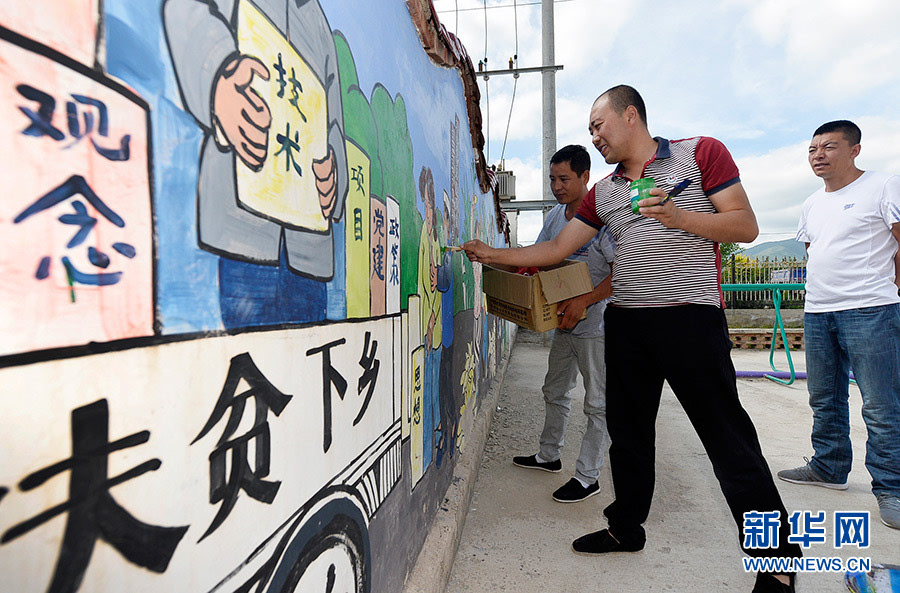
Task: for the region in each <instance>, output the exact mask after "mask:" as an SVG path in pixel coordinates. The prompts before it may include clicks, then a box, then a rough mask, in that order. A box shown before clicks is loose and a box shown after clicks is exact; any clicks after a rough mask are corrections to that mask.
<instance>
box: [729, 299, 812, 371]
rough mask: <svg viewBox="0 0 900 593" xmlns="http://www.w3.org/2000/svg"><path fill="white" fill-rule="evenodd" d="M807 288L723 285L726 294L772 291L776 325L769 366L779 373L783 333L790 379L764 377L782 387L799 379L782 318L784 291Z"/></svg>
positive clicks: (773, 327)
mask: <svg viewBox="0 0 900 593" xmlns="http://www.w3.org/2000/svg"><path fill="white" fill-rule="evenodd" d="M805 288H806V284H804V283H784V284H722V290H723V291H724V292H741V291H757V290H771V291H772V303H773V304H774V306H775V323H774V325H773V326H772V345H771V347H770V348H769V366H770V367H772V370H773V371H775V372H782V371H779V370H778V369H777V368H776V367H775V338H776V336H777V335H778V332H779V331H780V332H781V342H782V343H783V344H784V353H785V355H786V356H787V363H788V368H789V369H790V377H789V378H788V379H779V378H778V377H775V376H773V375H768V374H767V375H764V377H765V378H766V379H770V380H772V381H775V382H776V383H781V384H782V385H790V384H791V383H793V382H794V379H795V378H796V377H797V373H796V372H795V371H794V361H792V360H791V349H790V346H789V344H788V340H787V332H785V331H784V320H783V319H782V318H781V302H782V300H783V294H782V293H783V291H785V290H804V289H805Z"/></svg>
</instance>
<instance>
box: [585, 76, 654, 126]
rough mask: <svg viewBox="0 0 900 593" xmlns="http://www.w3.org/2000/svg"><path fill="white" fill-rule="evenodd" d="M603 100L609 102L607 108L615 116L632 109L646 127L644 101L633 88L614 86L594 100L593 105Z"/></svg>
mask: <svg viewBox="0 0 900 593" xmlns="http://www.w3.org/2000/svg"><path fill="white" fill-rule="evenodd" d="M603 98H605V99H606V100H607V101H608V102H609V106H610V107H611V108H612V110H613V111H615V112H616V114H617V115H622V114H623V113H625V110H626V109H628V108H629V107H634V109H635V111H637V114H638V117H639V118H640V119H641V122H643V124H644V126H646V125H647V107H646V106H645V105H644V99H643V98H641V94H640V93H638V92H637V90H635V88H634V87H630V86H628V85H627V84H620V85H616V86H614V87H612V88H611V89H609V90H607V91H605V92H604V93H603V94H602V95H600V96H599V97H597V99H596V100H594V105H596V104H597V103H598V102H599V101H600V100H601V99H603Z"/></svg>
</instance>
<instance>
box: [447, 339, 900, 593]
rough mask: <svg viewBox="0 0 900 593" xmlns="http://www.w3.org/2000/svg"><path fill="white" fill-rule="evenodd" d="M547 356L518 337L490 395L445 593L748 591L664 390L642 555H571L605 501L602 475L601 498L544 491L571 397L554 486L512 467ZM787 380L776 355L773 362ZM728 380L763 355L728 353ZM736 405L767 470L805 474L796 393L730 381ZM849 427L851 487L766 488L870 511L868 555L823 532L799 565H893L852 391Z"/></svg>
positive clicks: (819, 505)
mask: <svg viewBox="0 0 900 593" xmlns="http://www.w3.org/2000/svg"><path fill="white" fill-rule="evenodd" d="M548 350H549V348H548V347H547V345H545V344H544V343H543V340H541V339H540V336H537V335H536V334H532V333H530V332H520V334H519V340H518V341H517V344H516V346H515V347H514V349H513V352H512V356H511V359H510V362H509V367H508V369H507V372H506V377H505V379H504V384H503V386H502V388H501V392H500V396H499V401H498V404H497V406H498V408H497V410H496V411H495V414H494V419H493V425H492V427H491V432H490V435H489V437H488V440H487V444H486V446H485V450H484V458H483V461H482V465H481V468H480V472H479V475H478V479H477V481H476V483H475V490H474V494H473V497H472V502H471V505H470V508H469V512H468V517H467V519H466V522H465V527H464V528H463V532H462V537H461V541H460V545H459V548H458V551H457V555H456V559H455V561H454V565H453V568H452V571H451V574H450V580H449V583H448V586H447V589H446V591H447V593H464V592H466V593H468V592H472V593H491V592H496V591H514V592H517V593H529V592H535V593H537V592H545V591H546V592H554V593H557V592H563V593H569V592H571V593H580V592H594V591H601V592H603V591H609V592H613V591H615V592H623V593H637V592H641V593H643V592H645V591H646V592H656V591H674V592H685V593H686V592H692V591H710V592H712V591H715V592H725V591H739V592H744V593H749V591H750V590H751V589H752V587H753V581H754V578H755V576H754V575H753V574H748V573H745V572H744V570H743V566H742V563H741V558H742V557H743V555H742V553H741V551H740V548H739V547H738V542H737V530H736V527H735V525H734V523H733V521H732V518H731V515H730V513H729V511H728V507H727V506H726V504H725V500H724V498H723V496H722V494H721V492H720V490H719V488H718V483H717V482H716V480H715V477H714V476H713V473H712V468H711V466H710V464H709V461H708V460H707V457H706V454H705V452H704V451H703V448H702V446H701V444H700V441H699V439H698V438H697V436H696V434H695V433H694V431H693V428H692V427H691V425H690V423H689V422H688V420H687V417H686V416H685V414H684V412H683V411H682V409H681V407H680V405H679V404H678V402H677V400H676V399H675V397H674V395H673V394H672V392H671V390H669V389H668V386H667V387H666V390H665V392H664V393H663V397H662V403H661V405H660V410H659V417H658V420H657V461H656V469H657V478H656V493H655V497H654V502H653V508H652V509H651V512H650V517H649V519H648V520H647V523H646V524H645V527H646V529H647V536H648V540H647V546H646V547H645V548H644V550H643V551H641V552H637V553H618V554H610V555H607V556H603V557H597V558H592V557H584V556H578V555H576V554H574V553H573V552H572V551H571V542H572V540H574V539H575V538H577V537H579V536H581V535H583V534H585V533H587V532H590V531H595V530H597V529H602V528H603V527H605V526H606V523H605V519H604V517H603V515H602V510H603V508H604V507H605V506H606V505H607V504H609V503H610V502H611V501H612V500H613V490H612V484H611V480H610V474H609V469H608V467H606V466H605V467H604V470H603V473H602V475H601V477H600V486H601V489H602V490H601V493H600V494H598V495H596V496H594V497H592V498H589V499H588V500H586V501H583V502H580V503H575V504H560V503H557V502H555V501H554V500H553V499H552V498H551V493H552V492H553V490H555V489H556V488H557V487H559V486H560V485H562V484H563V483H564V482H566V481H567V480H568V479H569V478H570V477H572V475H573V473H574V466H575V458H576V457H577V453H578V447H579V445H580V442H581V435H582V434H583V433H584V428H585V418H584V414H582V413H581V399H580V398H581V396H583V390H582V388H581V386H580V381H579V387H578V388H577V389H578V390H579V391H580V393H579V392H576V394H575V398H576V403H575V404H574V405H573V408H572V412H573V413H572V417H571V421H570V425H569V430H568V432H567V437H566V442H567V445H566V446H565V447H564V449H563V457H562V460H563V472H562V473H559V474H551V473H546V472H540V471H535V470H527V469H522V468H519V467H516V466H514V465H512V461H511V460H512V457H513V455H522V454H533V453H535V452H536V451H537V439H538V434H539V432H540V430H541V427H542V425H543V418H544V407H543V400H542V398H541V392H540V387H541V384H542V382H543V377H544V373H545V372H546V368H547V353H548ZM776 357H777V358H776V365H777V366H778V367H779V369H785V370H786V369H787V364H786V362H785V358H784V353H783V352H779V353H778V354H777V355H776ZM733 359H734V361H735V367H736V368H737V369H738V370H768V368H769V367H768V351H750V350H735V351H734V354H733ZM794 365H795V368H796V369H797V370H805V366H804V362H803V353H802V352H799V353H795V354H794ZM738 387H739V390H740V393H741V398H742V402H743V404H744V406H745V408H746V409H747V411H748V412H749V413H750V415H751V417H752V418H753V420H754V422H755V424H756V427H757V430H758V432H759V434H760V440H761V442H762V446H763V450H764V452H765V454H766V458H767V459H768V461H769V465H770V467H771V469H772V471H773V473H774V472H777V471H778V470H780V469H783V468H787V467H794V466H796V465H801V464H802V463H803V456H804V455H807V456H808V455H810V454H811V446H810V443H809V430H810V426H811V424H812V414H811V412H810V410H809V406H808V404H807V392H806V382H805V381H797V382H796V383H795V384H794V385H792V386H782V385H778V384H776V383H773V382H771V381H769V380H767V379H742V380H740V381H739V385H738ZM851 389H852V397H851V402H852V409H851V425H852V433H851V436H852V439H853V444H854V456H855V462H854V469H853V472H852V473H851V474H850V488H849V490H847V491H843V492H841V491H834V490H827V489H824V488H818V487H812V486H798V485H793V484H788V483H786V482H783V481H780V480H777V479H776V482H777V484H778V488H779V490H780V491H781V494H782V497H783V499H784V502H785V506H786V507H787V509H788V511H789V512H790V511H794V510H809V511H814V512H815V511H819V510H824V511H826V516H827V518H828V521H829V523H830V522H831V521H833V514H834V511H869V512H870V513H871V517H872V520H871V542H872V545H871V547H870V548H869V549H867V550H857V549H856V548H855V547H851V548H846V547H844V548H841V549H839V550H835V549H834V548H833V547H832V541H833V526H832V525H828V527H827V534H828V536H829V539H828V543H826V544H814V545H813V546H812V547H811V548H809V549H808V550H806V551H805V552H804V553H805V555H806V556H808V557H810V556H815V557H834V556H840V557H842V558H851V557H870V558H871V559H872V562H888V563H893V564H898V563H900V531H897V530H893V529H889V528H888V527H886V526H884V525H883V524H882V523H881V522H880V520H879V519H878V510H877V504H876V502H875V498H874V497H873V496H872V494H871V491H870V489H869V488H870V487H869V475H868V473H867V472H866V469H865V466H864V465H863V463H862V460H863V459H864V455H865V440H866V433H865V427H864V425H863V422H862V419H861V417H860V411H859V408H860V398H859V393H858V391H857V390H856V388H855V387H852V388H851ZM797 590H798V591H801V592H803V593H830V592H834V593H839V592H846V591H847V589H846V587H844V585H843V574H842V573H841V574H836V573H830V574H829V573H807V574H802V575H800V577H799V579H798V587H797Z"/></svg>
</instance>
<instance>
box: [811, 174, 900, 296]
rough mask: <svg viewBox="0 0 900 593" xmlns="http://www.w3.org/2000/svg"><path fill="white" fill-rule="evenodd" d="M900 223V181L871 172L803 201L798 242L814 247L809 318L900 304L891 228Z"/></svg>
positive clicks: (890, 176)
mask: <svg viewBox="0 0 900 593" xmlns="http://www.w3.org/2000/svg"><path fill="white" fill-rule="evenodd" d="M897 223H900V177H898V176H897V175H888V174H886V173H876V172H873V171H866V172H865V173H863V174H862V175H861V176H860V177H859V178H858V179H857V180H856V181H854V182H853V183H851V184H850V185H848V186H846V187H844V188H841V189H839V190H838V191H834V192H826V191H825V188H824V187H823V188H822V189H820V190H819V191H817V192H816V193H814V194H813V195H811V196H810V197H809V198H807V199H806V201H805V202H803V210H802V212H801V214H800V224H799V226H798V230H797V241H800V242H802V243H809V251H808V261H807V281H806V307H805V310H806V312H807V313H825V312H828V311H844V310H847V309H859V308H862V307H877V306H879V305H889V304H892V303H900V296H898V295H897V285H896V284H894V278H895V274H896V270H895V268H894V256H895V254H896V253H897V240H896V239H894V236H893V235H892V234H891V225H893V224H897Z"/></svg>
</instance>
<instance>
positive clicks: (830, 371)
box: [804, 304, 900, 496]
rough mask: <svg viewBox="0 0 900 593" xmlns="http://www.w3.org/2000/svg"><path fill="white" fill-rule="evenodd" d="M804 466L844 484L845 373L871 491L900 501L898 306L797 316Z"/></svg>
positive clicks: (849, 457)
mask: <svg viewBox="0 0 900 593" xmlns="http://www.w3.org/2000/svg"><path fill="white" fill-rule="evenodd" d="M804 336H805V340H806V372H807V377H808V378H807V387H808V389H809V405H810V407H811V408H812V411H813V429H812V445H813V450H814V451H815V455H814V456H813V459H812V462H811V465H812V467H813V469H814V470H815V471H816V472H818V473H819V474H820V475H821V476H822V477H823V478H824V479H825V480H827V481H829V482H839V483H842V482H845V481H846V480H847V475H848V474H849V473H850V466H851V464H852V461H853V450H852V448H851V446H850V409H849V405H848V400H849V398H850V392H849V385H850V369H853V374H854V377H855V379H856V382H857V384H858V385H859V391H860V393H861V394H862V401H863V406H862V416H863V420H865V423H866V428H867V429H868V432H869V438H868V440H867V441H866V469H868V470H869V474H870V475H871V476H872V492H873V493H875V494H876V495H878V494H882V493H889V494H894V495H898V496H900V304H893V305H883V306H880V307H865V308H862V309H848V310H845V311H834V312H830V313H807V314H806V315H805V316H804Z"/></svg>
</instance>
